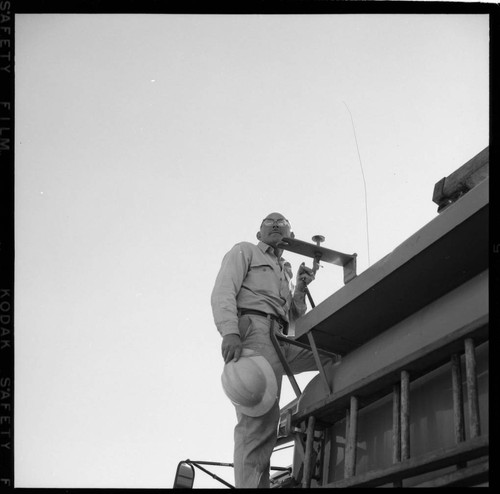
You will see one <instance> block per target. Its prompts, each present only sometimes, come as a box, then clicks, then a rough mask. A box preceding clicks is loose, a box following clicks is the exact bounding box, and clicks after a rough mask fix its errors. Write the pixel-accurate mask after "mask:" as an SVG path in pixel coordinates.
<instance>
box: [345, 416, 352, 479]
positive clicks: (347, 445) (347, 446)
mask: <svg viewBox="0 0 500 494" xmlns="http://www.w3.org/2000/svg"><path fill="white" fill-rule="evenodd" d="M350 425H351V410H350V409H349V408H346V411H345V446H344V477H348V476H349V467H348V464H349V463H350V456H351V443H350V441H349V430H350Z"/></svg>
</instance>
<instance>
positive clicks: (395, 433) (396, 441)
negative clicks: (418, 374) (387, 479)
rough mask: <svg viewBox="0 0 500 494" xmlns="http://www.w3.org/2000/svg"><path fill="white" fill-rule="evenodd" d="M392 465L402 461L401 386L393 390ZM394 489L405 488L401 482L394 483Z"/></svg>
mask: <svg viewBox="0 0 500 494" xmlns="http://www.w3.org/2000/svg"><path fill="white" fill-rule="evenodd" d="M392 390H393V391H392V463H399V462H400V461H401V385H400V383H397V384H395V385H394V386H393V388H392ZM393 487H403V485H402V482H401V481H400V480H396V481H394V482H393Z"/></svg>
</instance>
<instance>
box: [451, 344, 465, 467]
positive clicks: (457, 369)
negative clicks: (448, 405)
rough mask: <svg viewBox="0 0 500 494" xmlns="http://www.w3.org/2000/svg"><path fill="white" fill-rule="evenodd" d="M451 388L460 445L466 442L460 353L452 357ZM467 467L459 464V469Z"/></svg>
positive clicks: (463, 463)
mask: <svg viewBox="0 0 500 494" xmlns="http://www.w3.org/2000/svg"><path fill="white" fill-rule="evenodd" d="M451 387H452V392H453V426H454V433H455V443H456V444H458V443H461V442H462V441H464V440H465V425H464V394H463V392H462V367H461V364H460V355H459V354H458V353H454V354H453V355H452V356H451ZM466 466H467V463H466V462H459V463H457V467H458V468H465V467H466Z"/></svg>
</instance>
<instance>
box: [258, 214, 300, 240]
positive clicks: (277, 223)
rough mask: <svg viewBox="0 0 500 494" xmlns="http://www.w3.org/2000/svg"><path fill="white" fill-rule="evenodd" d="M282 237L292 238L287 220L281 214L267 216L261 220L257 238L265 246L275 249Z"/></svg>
mask: <svg viewBox="0 0 500 494" xmlns="http://www.w3.org/2000/svg"><path fill="white" fill-rule="evenodd" d="M284 237H291V238H293V237H294V234H293V232H292V227H291V226H290V223H289V222H288V220H287V219H286V218H285V217H284V216H283V215H282V214H281V213H271V214H268V215H267V216H266V217H265V218H264V219H263V220H262V223H261V225H260V230H259V231H258V232H257V238H258V239H259V240H260V241H261V242H264V243H265V244H267V245H271V246H272V247H276V246H277V244H278V243H279V242H281V240H282V239H283V238H284Z"/></svg>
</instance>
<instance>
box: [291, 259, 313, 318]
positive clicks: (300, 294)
mask: <svg viewBox="0 0 500 494" xmlns="http://www.w3.org/2000/svg"><path fill="white" fill-rule="evenodd" d="M314 278H315V276H314V271H313V270H312V269H311V268H308V267H307V266H306V265H305V263H302V264H301V265H300V266H299V270H298V271H297V283H296V285H295V290H294V291H293V296H292V306H291V307H290V318H291V320H293V321H295V320H296V319H298V318H299V317H300V316H303V315H304V314H305V313H306V310H307V306H306V288H307V285H309V283H311V281H313V280H314Z"/></svg>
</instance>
